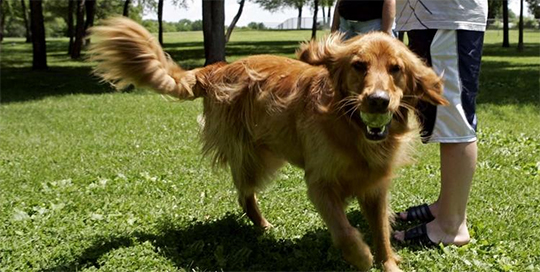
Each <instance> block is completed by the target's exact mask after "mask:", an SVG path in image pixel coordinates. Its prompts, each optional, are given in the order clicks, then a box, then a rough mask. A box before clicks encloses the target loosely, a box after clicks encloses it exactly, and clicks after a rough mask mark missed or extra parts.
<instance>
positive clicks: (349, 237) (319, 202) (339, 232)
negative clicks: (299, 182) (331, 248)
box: [308, 186, 373, 271]
mask: <svg viewBox="0 0 540 272" xmlns="http://www.w3.org/2000/svg"><path fill="white" fill-rule="evenodd" d="M308 187H309V188H308V194H309V197H310V199H311V201H312V202H313V204H314V205H315V208H317V210H318V212H319V214H320V215H321V217H322V219H323V220H324V222H325V223H326V226H327V227H328V230H329V231H330V234H331V235H332V240H333V242H334V245H335V246H336V247H337V248H339V249H340V250H341V252H342V254H343V258H344V259H345V260H346V261H347V262H349V263H351V264H352V265H354V266H356V268H358V269H359V270H361V271H366V270H368V269H369V268H370V267H371V265H372V264H373V256H372V255H371V252H370V250H369V247H368V246H367V245H366V243H365V242H364V241H363V240H362V235H361V234H360V232H358V230H357V229H356V228H354V227H353V226H351V224H350V223H349V220H348V219H347V216H346V215H345V203H344V201H343V199H342V198H341V197H340V196H339V195H337V194H335V193H334V192H332V190H331V189H330V190H328V189H325V188H320V187H316V188H313V187H315V186H308Z"/></svg>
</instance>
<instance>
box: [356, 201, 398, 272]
mask: <svg viewBox="0 0 540 272" xmlns="http://www.w3.org/2000/svg"><path fill="white" fill-rule="evenodd" d="M380 191H381V192H380V193H377V194H375V195H367V196H366V197H365V198H363V199H362V198H359V199H358V201H359V202H360V204H361V205H362V210H363V212H364V215H365V216H366V219H367V220H368V222H369V226H370V229H371V233H372V234H373V240H374V241H375V250H376V251H375V257H376V261H377V262H379V263H382V264H383V266H384V270H385V271H401V270H400V269H399V268H398V266H397V264H398V262H399V259H398V257H397V256H396V255H395V254H394V251H393V249H392V246H391V245H390V219H389V213H388V202H387V201H388V200H387V196H386V192H382V191H385V190H380Z"/></svg>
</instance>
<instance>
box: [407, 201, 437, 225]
mask: <svg viewBox="0 0 540 272" xmlns="http://www.w3.org/2000/svg"><path fill="white" fill-rule="evenodd" d="M433 219H435V217H434V216H433V214H431V211H430V210H429V206H428V204H426V203H424V204H421V205H418V206H413V207H410V208H408V209H407V219H406V220H407V221H415V220H418V221H421V222H425V223H427V222H430V221H432V220H433Z"/></svg>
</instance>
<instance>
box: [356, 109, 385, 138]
mask: <svg viewBox="0 0 540 272" xmlns="http://www.w3.org/2000/svg"><path fill="white" fill-rule="evenodd" d="M392 116H393V115H392V113H391V112H386V113H367V112H360V118H361V119H362V122H363V123H364V124H365V125H366V138H367V139H368V140H371V141H381V140H384V139H385V138H386V136H388V131H389V130H390V123H391V121H392Z"/></svg>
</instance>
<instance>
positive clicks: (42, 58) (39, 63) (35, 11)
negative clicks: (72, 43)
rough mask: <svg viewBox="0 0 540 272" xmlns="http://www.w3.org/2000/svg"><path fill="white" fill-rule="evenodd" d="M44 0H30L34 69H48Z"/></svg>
mask: <svg viewBox="0 0 540 272" xmlns="http://www.w3.org/2000/svg"><path fill="white" fill-rule="evenodd" d="M43 21H44V20H43V5H42V0H32V1H30V27H31V28H32V69H34V70H45V69H47V45H46V42H45V25H44V23H43Z"/></svg>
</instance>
